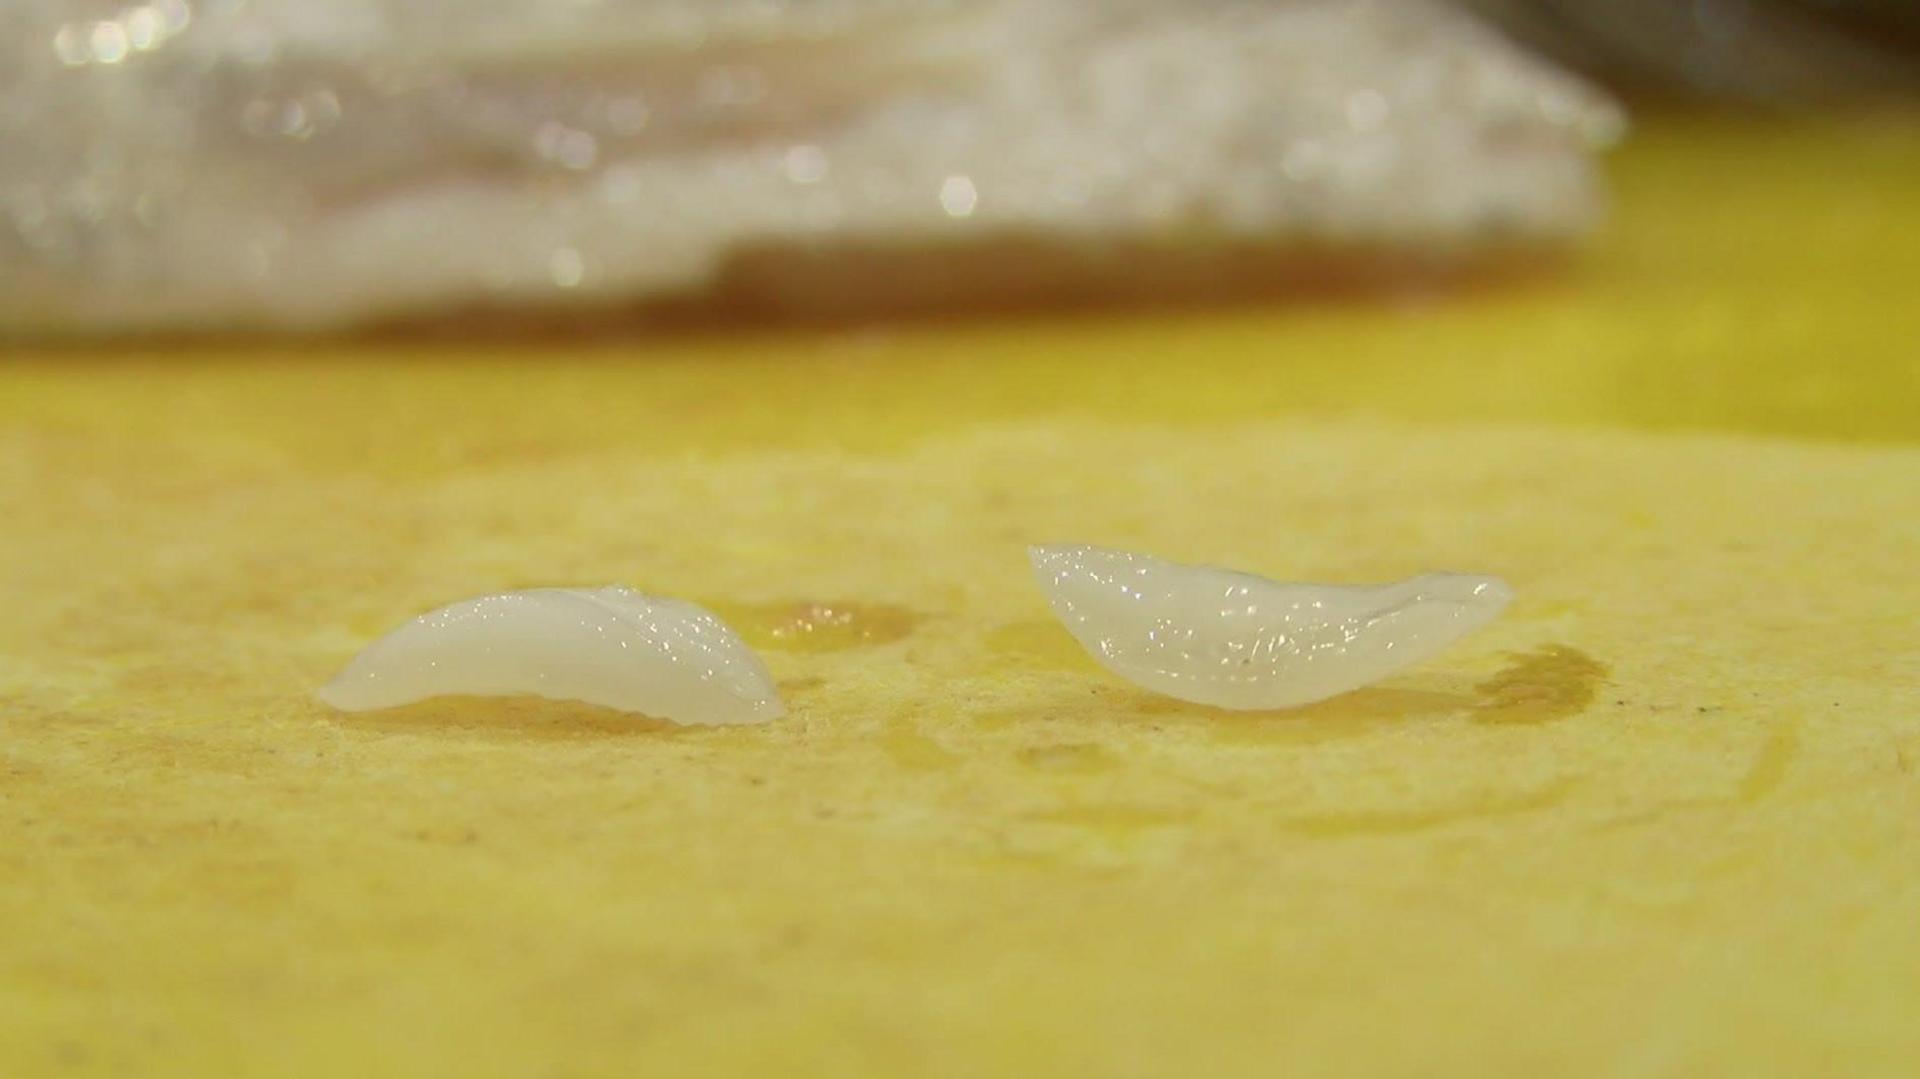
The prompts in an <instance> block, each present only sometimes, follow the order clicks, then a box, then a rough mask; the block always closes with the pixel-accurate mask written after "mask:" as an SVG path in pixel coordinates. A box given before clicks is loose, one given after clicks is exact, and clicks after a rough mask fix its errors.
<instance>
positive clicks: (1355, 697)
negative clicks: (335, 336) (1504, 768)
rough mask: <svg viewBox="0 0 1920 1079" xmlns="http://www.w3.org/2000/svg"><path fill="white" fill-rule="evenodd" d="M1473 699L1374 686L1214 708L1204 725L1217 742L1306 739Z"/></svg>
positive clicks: (1362, 729)
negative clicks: (1284, 707) (1282, 703)
mask: <svg viewBox="0 0 1920 1079" xmlns="http://www.w3.org/2000/svg"><path fill="white" fill-rule="evenodd" d="M1473 704H1474V699H1473V698H1472V697H1468V696H1464V695H1462V694H1459V693H1443V692H1438V691H1435V690H1426V689H1395V688H1391V687H1385V686H1375V687H1368V688H1366V689H1357V690H1354V691H1353V692H1352V693H1343V694H1341V695H1340V696H1338V697H1333V698H1331V699H1328V700H1324V701H1319V702H1316V703H1314V704H1310V705H1306V706H1305V707H1302V708H1295V709H1293V710H1291V711H1286V712H1264V713H1250V712H1220V713H1218V715H1217V716H1215V719H1214V723H1213V724H1212V726H1211V727H1210V728H1209V730H1210V732H1211V733H1212V735H1213V737H1214V739H1215V740H1217V741H1221V742H1232V743H1240V744H1255V745H1260V744H1291V745H1307V744H1312V743H1315V742H1334V741H1340V740H1343V739H1347V738H1357V737H1360V736H1362V735H1367V734H1372V733H1374V732H1376V731H1382V730H1388V729H1391V728H1394V727H1398V726H1400V725H1402V724H1406V723H1410V722H1415V721H1418V720H1422V719H1436V718H1440V717H1443V716H1450V715H1454V714H1457V713H1459V712H1463V711H1466V710H1467V709H1469V708H1471V707H1473Z"/></svg>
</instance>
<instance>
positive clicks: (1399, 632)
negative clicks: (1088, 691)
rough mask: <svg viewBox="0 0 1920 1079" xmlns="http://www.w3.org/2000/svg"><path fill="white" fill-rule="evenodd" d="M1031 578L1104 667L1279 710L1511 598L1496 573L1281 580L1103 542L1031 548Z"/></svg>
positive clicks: (1362, 679)
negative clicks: (1386, 580)
mask: <svg viewBox="0 0 1920 1079" xmlns="http://www.w3.org/2000/svg"><path fill="white" fill-rule="evenodd" d="M1027 553H1028V557H1029V558H1030V559H1031V560H1032V562H1033V570H1034V574H1035V576H1036V577H1037V578H1038V579H1039V581H1040V587H1041V589H1042V590H1044V591H1045V592H1046V594H1047V600H1048V602H1050V603H1051V604H1052V605H1053V613H1054V614H1055V615H1057V616H1059V618H1060V620H1061V621H1062V622H1064V623H1066V626H1067V629H1068V630H1069V631H1071V632H1072V633H1073V635H1074V637H1075V638H1076V639H1078V640H1079V642H1080V644H1081V646H1082V647H1084V648H1086V650H1087V651H1088V652H1091V653H1092V654H1093V657H1094V658H1095V659H1097V660H1099V661H1100V662H1101V664H1102V665H1104V666H1105V667H1106V668H1107V669H1108V670H1110V671H1112V672H1114V673H1115V674H1117V675H1119V676H1120V677H1122V678H1125V679H1127V680H1128V681H1130V682H1134V683H1137V684H1139V685H1141V686H1144V687H1146V688H1148V689H1151V690H1154V691H1156V692H1159V693H1164V694H1166V695H1168V696H1170V697H1178V698H1180V699H1181V700H1185V701H1193V702H1195V703H1198V704H1210V705H1214V706H1216V707H1220V708H1233V709H1241V710H1255V709H1268V708H1290V707H1293V706H1295V705H1301V704H1308V703H1310V702H1312V701H1317V700H1322V699H1324V698H1327V697H1332V696H1335V695H1337V694H1341V693H1345V692H1347V691H1348V690H1352V689H1358V688H1359V687H1361V686H1364V685H1366V684H1368V683H1370V682H1375V681H1378V680H1379V679H1381V678H1384V677H1386V676H1387V675H1390V674H1392V673H1394V672H1395V671H1399V670H1401V669H1403V668H1406V667H1410V666H1412V665H1414V664H1416V663H1419V662H1421V661H1423V660H1425V659H1427V658H1429V657H1431V656H1433V655H1435V654H1436V653H1438V652H1439V651H1440V650H1442V649H1444V648H1446V647H1447V646H1448V645H1450V644H1452V643H1453V642H1454V641H1456V640H1459V639H1460V638H1461V637H1464V636H1466V635H1467V634H1468V633H1471V632H1473V631H1474V630H1476V629H1479V628H1480V627H1481V626H1484V625H1486V624H1487V623H1488V622H1491V621H1493V619H1494V618H1495V617H1496V616H1497V615H1499V613H1500V612H1501V610H1503V609H1504V608H1505V607H1506V605H1507V603H1508V602H1509V601H1510V600H1511V599H1512V598H1513V591H1512V589H1510V588H1508V587H1507V585H1506V584H1505V583H1504V582H1502V581H1501V580H1499V579H1498V578H1495V577H1482V576H1473V575H1468V574H1457V573H1428V574H1422V575H1421V576H1418V577H1411V578H1408V579H1407V580H1404V581H1400V582H1398V583H1395V584H1385V585H1379V586H1374V587H1352V586H1343V585H1325V584H1287V583H1283V582H1279V581H1270V580H1268V579H1266V578H1264V577H1256V576H1254V575H1252V574H1249V573H1237V572H1234V571H1232V570H1225V569H1217V568H1215V567H1212V566H1187V565H1181V564H1179V563H1177V562H1168V561H1166V560H1164V559H1160V558H1154V557H1152V556H1150V555H1142V554H1132V553H1129V552H1126V551H1115V550H1109V549H1106V548H1101V547H1080V546H1044V547H1032V548H1029V549H1028V552H1027Z"/></svg>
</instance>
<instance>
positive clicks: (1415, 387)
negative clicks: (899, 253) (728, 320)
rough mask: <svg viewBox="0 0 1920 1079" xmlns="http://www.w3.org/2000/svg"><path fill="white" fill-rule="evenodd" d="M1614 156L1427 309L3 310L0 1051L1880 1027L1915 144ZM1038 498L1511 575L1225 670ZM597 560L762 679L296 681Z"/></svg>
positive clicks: (739, 1060)
mask: <svg viewBox="0 0 1920 1079" xmlns="http://www.w3.org/2000/svg"><path fill="white" fill-rule="evenodd" d="M1614 167H1615V172H1616V176H1617V187H1618V190H1619V206H1618V208H1617V213H1616V216H1615V222H1614V224H1613V226H1612V227H1611V228H1610V230H1609V231H1608V233H1607V234H1606V235H1605V236H1603V237H1602V238H1601V239H1600V240H1599V241H1598V243H1597V244H1596V246H1595V248H1594V249H1593V250H1592V252H1591V253H1590V255H1589V257H1587V258H1586V259H1584V260H1583V261H1582V262H1581V263H1579V264H1578V265H1577V266H1575V267H1574V268H1573V269H1572V270H1570V271H1569V272H1567V273H1566V274H1564V275H1562V276H1559V277H1556V278H1553V279H1551V280H1542V281H1539V282H1537V283H1534V284H1530V285H1527V286H1523V287H1521V288H1518V289H1509V290H1502V291H1490V292H1486V293H1482V294H1476V295H1469V296H1455V297H1432V298H1427V299H1423V300H1419V301H1417V302H1395V303H1389V304H1385V305H1380V304H1347V305H1342V306H1336V307H1310V308H1295V309H1263V310H1244V309H1243V310H1239V311H1230V312H1217V313H1188V314H1181V315H1162V316H1149V315H1133V316H1127V315H1109V316H1105V317H1091V316H1082V317H1076V318H1072V319H1060V320H1053V321H1048V320H1039V319H1029V320H1023V321H1019V322H1013V323H1008V322H1001V323H993V324H976V325H972V326H968V327H960V328H955V327H937V326H921V327H917V328H895V329H890V330H885V331H875V332H868V333H860V334H847V333H832V334H820V333H801V332H797V331H796V332H787V333H768V332H761V333H754V334H750V335H746V336H740V337H724V336H715V335H707V336H681V337H675V338H671V339H664V340H662V339H647V338H639V337H630V338H627V339H623V340H615V341H604V340H603V341H597V342H552V343H548V344H543V345H537V346H535V345H527V344H524V343H518V344H512V345H502V346H498V347H494V348H486V347H477V348H472V347H465V346H458V345H450V344H439V345H422V344H414V345H405V344H396V343H386V344H374V343H352V344H336V345H324V346H305V347H297V348H296V347H290V346H280V347H258V346H246V347H242V348H232V349H226V350H213V349H202V350H195V349H181V348H174V349H170V350H165V351H161V352H152V353H149V352H140V351H133V350H121V351H118V352H115V351H114V350H108V349H102V350H96V351H91V352H88V351H74V352H59V351H48V352H46V353H45V354H42V355H34V356H20V355H15V356H13V357H11V358H9V359H8V360H6V361H5V365H4V367H0V1075H4V1076H7V1077H37V1076H43V1075H68V1074H71V1075H99V1076H126V1075H166V1076H224V1075H274V1076H309V1075H312V1076H319V1075H355V1076H386V1075H392V1076H402V1075H405V1076H420V1075H458V1076H479V1077H486V1076H556V1077H557V1076H637V1075H645V1076H681V1075H693V1074H701V1073H709V1074H729V1075H743V1074H770V1075H802V1076H809V1075H817V1076H836V1077H840V1076H861V1075H887V1074H895V1075H907V1074H912V1075H955V1076H959V1075H1046V1074H1059V1075H1070V1074H1075V1075H1077V1074H1094V1073H1100V1074H1116V1075H1246V1076H1268V1075H1282V1074H1296V1075H1297V1074H1336V1073H1338V1074H1376V1075H1377V1074H1402V1075H1421V1076H1435V1075H1442V1076H1444V1075H1461V1076H1483V1075H1552V1074H1570V1075H1607V1076H1628V1075H1757V1074H1783V1075H1784V1074H1798V1075H1811V1074H1846V1075H1854V1076H1860V1075H1887V1076H1907V1075H1911V1074H1913V1069H1914V1067H1915V1062H1916V1061H1920V771H1916V769H1917V768H1920V690H1916V687H1920V618H1917V613H1920V572H1917V569H1920V446H1917V445H1916V443H1920V292H1916V282H1920V123H1916V122H1915V121H1913V120H1911V119H1908V120H1901V119H1897V118H1896V119H1888V118H1879V119H1860V120H1846V121H1826V122H1816V121H1776V122H1773V123H1762V122H1758V121H1677V120H1675V121H1663V122H1654V123H1652V124H1650V125H1649V126H1647V127H1646V129H1645V130H1643V131H1642V132H1641V134H1640V135H1639V137H1638V139H1637V141H1635V142H1633V143H1632V144H1631V145H1630V146H1629V147H1628V148H1626V149H1625V150H1624V151H1623V152H1621V153H1620V154H1619V155H1618V156H1617V158H1616V159H1615V161H1614ZM1062 538H1064V539H1075V540H1085V541H1090V542H1103V543H1110V544H1115V545H1123V546H1129V547H1137V548H1142V549H1146V550H1151V551H1154V552H1157V553H1161V554H1164V555H1167V556H1169V557H1175V558H1181V559H1188V560H1205V561H1212V562H1219V563H1225V564H1229V565H1234V566H1239V567H1243V568H1247V569H1251V570H1256V571H1260V572H1265V573H1269V574H1272V575H1276V576H1281V577H1288V578H1301V579H1329V580H1374V579H1382V578H1388V577H1395V576H1399V575H1402V574H1406V573H1410V572H1415V571H1420V570H1425V569H1432V568H1441V567H1445V568H1457V569H1463V570H1477V571H1488V572H1496V573H1500V574H1503V575H1505V576H1506V577H1507V578H1508V579H1509V580H1511V581H1512V582H1513V583H1514V585H1515V586H1516V587H1517V588H1518V590H1519V593H1520V596H1521V599H1520V601H1519V602H1518V603H1517V605H1516V606H1515V607H1514V609H1513V610H1512V611H1511V612H1510V613H1509V615H1508V616H1507V617H1505V618H1504V619H1502V620H1501V621H1500V622H1498V623H1496V624H1495V626H1494V627H1493V628H1491V629H1489V630H1488V631H1486V632H1484V633H1482V634H1480V635H1478V636H1476V637H1474V638H1472V639H1470V640H1468V641H1467V642H1465V643H1463V644H1462V645H1461V646H1459V647H1457V648H1456V649H1455V650H1453V651H1451V652H1449V653H1448V654H1446V655H1445V656H1443V657H1442V658H1440V659H1439V660H1437V661H1435V662H1432V663H1430V664H1428V665H1426V666H1424V667H1422V668H1420V669H1418V670H1416V671H1413V672H1411V673H1408V674H1406V675H1404V676H1402V677H1397V678H1394V679H1392V680H1390V681H1388V682H1386V683H1384V684H1382V685H1379V686H1377V687H1374V688H1370V689H1366V690H1362V691H1360V692H1357V693H1354V694H1352V695H1350V696H1347V697H1344V698H1340V699H1336V700H1334V701H1331V702H1327V703H1325V704H1322V705H1319V706H1315V707H1311V708H1308V709H1304V710H1301V711H1298V712H1293V713H1279V714H1270V715H1236V714H1224V713H1215V712H1210V711H1207V710H1205V709H1201V708H1195V707H1190V706H1186V705H1181V704H1178V703H1175V702H1170V701H1165V700H1160V699H1155V698H1152V697H1150V696H1148V695H1146V694H1144V693H1142V692H1140V691H1136V690H1133V689H1131V688H1129V687H1127V686H1126V685H1123V684H1121V683H1119V682H1117V681H1116V680H1114V679H1113V678H1111V677H1109V676H1108V675H1106V674H1105V673H1104V672H1103V671H1101V670H1100V669H1099V668H1098V667H1096V666H1095V665H1094V664H1093V663H1092V662H1091V661H1090V660H1088V659H1086V658H1085V657H1084V656H1083V655H1081V654H1080V653H1079V652H1078V651H1077V650H1076V648H1075V647H1074V646H1073V644H1072V642H1071V640H1070V639H1068V638H1067V637H1066V636H1065V634H1064V632H1063V631H1061V630H1059V629H1058V628H1056V627H1055V626H1054V625H1053V624H1052V623H1051V622H1050V621H1049V620H1048V618H1047V614H1046V611H1045V608H1044V605H1043V603H1042V601H1041V598H1040V596H1039V594H1038V593H1037V591H1036V590H1035V589H1034V588H1033V586H1032V585H1031V583H1030V582H1029V580H1028V578H1027V575H1026V570H1025V567H1024V563H1023V558H1022V551H1021V545H1022V544H1024V543H1026V542H1028V541H1033V540H1046V539H1062ZM612 581H620V582H626V583H630V584H633V585H636V586H639V587H642V588H646V589H651V590H658V591H663V592H667V593H673V594H680V595H684V596H689V597H692V598H697V599H701V600H705V601H707V602H710V603H712V604H714V605H715V606H716V607H718V608H720V609H722V610H724V611H726V612H727V613H728V614H729V615H730V616H731V617H733V618H735V619H736V620H738V622H739V623H740V624H741V626H742V628H743V630H744V631H745V632H746V633H747V634H748V635H749V636H750V637H752V638H753V639H754V640H755V642H756V643H757V644H758V645H760V646H761V647H762V648H763V649H764V650H765V651H764V654H765V655H766V656H767V658H768V660H769V663H770V665H771V666H772V667H773V669H774V671H775V673H776V675H777V676H778V677H779V679H780V680H781V683H782V686H783V690H784V692H785V694H786V697H787V699H788V702H789V705H790V707H791V710H792V714H791V715H790V716H789V718H787V719H785V720H782V721H780V722H777V723H774V724H771V725H767V726H764V727H758V728H752V729H722V730H704V729H686V730H683V729H676V728H672V727H669V726H667V725H665V724H663V723H659V722H654V721H649V720H638V719H632V718H629V717H625V716H622V715H618V714H615V713H610V712H604V711H598V710H594V709H590V708H586V707H577V706H571V705H564V704H551V703H536V702H529V701H474V700H453V701H441V702H433V703H429V704H424V705H420V706H415V707H410V708H407V709H403V710H399V711H395V712H390V713H380V714H363V715H340V714H333V713H330V712H329V711H328V710H326V709H325V708H323V707H322V706H320V705H319V704H318V703H317V702H316V701H314V700H313V698H312V691H313V689H314V688H315V687H316V686H317V685H318V684H319V683H320V682H321V681H322V680H323V679H324V678H326V677H327V676H328V675H329V674H331V673H332V672H333V671H334V670H335V669H336V668H337V667H338V666H339V665H340V664H341V663H343V662H344V661H345V660H346V659H347V657H348V656H350V655H351V654H352V653H353V652H354V650H355V649H357V648H358V647H359V646H361V645H362V644H364V643H366V642H367V641H368V640H370V639H371V638H372V637H374V636H375V635H377V634H379V633H381V632H383V631H384V630H386V629H387V628H389V627H390V626H392V625H393V624H395V623H397V622H399V621H401V620H403V619H405V618H407V617H409V616H411V615H413V614H414V613H417V612H418V611H420V610H422V609H425V608H427V607H430V606H433V605H435V604H438V603H441V602H445V601H448V600H452V599H456V598H460V597H463V596H467V595H471V594H474V593H480V592H489V591H495V590H500V589H506V588H515V587H524V586H530V585H535V584H544V583H580V584H598V583H606V582H612Z"/></svg>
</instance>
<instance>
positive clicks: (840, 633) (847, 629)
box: [713, 600, 922, 652]
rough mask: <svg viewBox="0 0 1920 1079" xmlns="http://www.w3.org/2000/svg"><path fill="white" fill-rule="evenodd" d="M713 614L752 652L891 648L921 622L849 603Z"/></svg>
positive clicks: (888, 609) (757, 606) (761, 606)
mask: <svg viewBox="0 0 1920 1079" xmlns="http://www.w3.org/2000/svg"><path fill="white" fill-rule="evenodd" d="M713 609H714V611H715V613H717V614H719V615H720V617H721V618H722V619H723V620H725V621H726V623H727V624H728V625H730V626H732V627H733V628H734V630H735V632H737V633H739V634H740V637H741V639H742V640H744V641H746V642H747V643H748V644H750V645H752V646H753V647H755V648H768V649H773V650H776V651H785V652H838V651H842V650H844V649H849V648H862V647H869V646H873V645H882V644H891V643H893V642H894V641H898V640H901V639H903V638H905V637H906V636H908V635H909V634H911V633H912V632H913V631H914V630H916V629H918V628H919V626H920V623H921V621H922V618H921V616H920V615H919V614H917V613H915V612H913V611H911V610H908V609H907V608H905V607H898V606H894V605H892V604H887V603H862V602H858V601H854V600H783V601H780V602H776V603H752V604H749V603H715V604H713Z"/></svg>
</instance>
